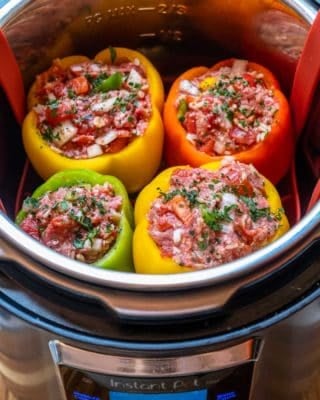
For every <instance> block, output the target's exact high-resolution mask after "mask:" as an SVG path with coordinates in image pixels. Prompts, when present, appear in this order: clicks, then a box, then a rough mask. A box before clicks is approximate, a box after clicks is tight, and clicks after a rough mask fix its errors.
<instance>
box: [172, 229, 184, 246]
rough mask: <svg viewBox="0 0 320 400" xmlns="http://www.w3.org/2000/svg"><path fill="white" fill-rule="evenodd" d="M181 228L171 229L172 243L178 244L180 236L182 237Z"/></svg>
mask: <svg viewBox="0 0 320 400" xmlns="http://www.w3.org/2000/svg"><path fill="white" fill-rule="evenodd" d="M182 232H183V230H182V229H175V230H174V231H173V243H174V244H178V243H180V242H181V238H182Z"/></svg>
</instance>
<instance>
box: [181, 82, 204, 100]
mask: <svg viewBox="0 0 320 400" xmlns="http://www.w3.org/2000/svg"><path fill="white" fill-rule="evenodd" d="M180 90H182V91H183V92H186V93H189V94H192V95H193V96H196V95H197V94H199V93H200V92H199V89H198V88H197V87H196V86H195V85H193V84H192V83H191V82H190V81H187V80H186V79H184V80H182V81H181V82H180Z"/></svg>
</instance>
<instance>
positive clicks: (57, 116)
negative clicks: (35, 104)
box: [46, 103, 75, 126]
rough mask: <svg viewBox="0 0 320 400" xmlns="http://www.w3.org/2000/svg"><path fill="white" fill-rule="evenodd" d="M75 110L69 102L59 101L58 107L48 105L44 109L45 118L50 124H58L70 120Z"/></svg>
mask: <svg viewBox="0 0 320 400" xmlns="http://www.w3.org/2000/svg"><path fill="white" fill-rule="evenodd" d="M74 114H75V110H73V109H72V108H71V106H70V105H69V104H66V103H59V105H58V107H53V106H52V105H51V106H48V107H47V109H46V119H47V121H48V123H49V124H50V125H52V126H56V125H58V124H60V123H61V122H62V121H66V120H70V119H72V118H73V117H74Z"/></svg>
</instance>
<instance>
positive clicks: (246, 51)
mask: <svg viewBox="0 0 320 400" xmlns="http://www.w3.org/2000/svg"><path fill="white" fill-rule="evenodd" d="M315 16H316V8H315V6H312V4H311V2H310V3H309V2H308V3H307V2H305V1H302V0H286V1H277V0H238V1H237V2H234V1H232V0H170V1H169V0H163V1H155V0H140V1H138V0H137V1H133V0H77V1H74V0H73V1H71V0H55V1H54V2H52V1H51V0H33V1H30V0H29V1H28V0H12V1H10V2H9V3H7V4H6V5H5V6H4V7H3V8H2V9H1V10H0V26H1V28H2V31H3V32H4V34H5V36H6V37H7V39H8V41H9V43H10V46H11V48H12V50H13V52H14V54H15V57H16V59H17V61H18V64H19V68H20V70H21V72H22V76H23V79H24V84H25V88H26V89H28V87H29V85H30V83H31V82H32V80H33V79H34V77H35V75H36V74H37V73H39V72H40V71H42V70H44V69H45V68H47V67H48V66H49V64H50V62H51V60H52V59H53V58H55V57H59V56H60V57H62V56H65V55H70V54H85V55H88V56H92V55H94V54H95V53H96V52H97V51H99V50H101V49H103V48H105V47H107V46H109V45H112V46H119V45H120V46H123V47H130V48H136V49H138V50H139V51H141V52H143V53H144V54H146V55H147V57H149V58H150V59H151V60H152V61H153V63H154V64H155V66H156V67H157V68H158V70H159V71H160V73H161V76H162V78H163V81H164V84H165V87H166V88H167V89H168V88H169V86H170V84H171V83H172V81H173V80H174V78H175V77H176V76H178V74H179V73H181V72H182V71H184V70H186V69H187V68H189V67H192V66H195V65H208V66H209V65H212V64H214V62H216V61H217V60H220V59H223V58H225V57H227V56H237V57H241V58H248V59H251V60H254V61H257V62H260V63H262V64H264V65H266V66H267V67H269V68H270V69H272V70H273V72H274V73H275V74H276V75H277V76H278V77H279V79H280V80H281V84H282V87H283V90H284V91H285V92H286V94H287V95H288V97H289V96H290V90H291V87H292V81H293V77H294V72H295V68H296V65H297V62H298V60H299V58H300V55H301V52H302V49H303V46H304V43H305V41H306V38H307V35H308V32H309V29H310V26H311V24H312V23H313V21H314V19H315ZM1 62H3V60H2V59H0V64H1ZM0 103H1V107H0V142H1V147H0V160H1V161H0V163H1V172H0V198H1V201H2V203H3V206H1V208H2V211H1V212H0V400H9V399H10V400H14V399H16V400H38V399H39V400H40V399H41V400H42V399H47V400H107V399H110V400H206V399H208V400H231V399H236V400H248V399H250V400H271V399H272V400H288V399H290V400H311V399H314V400H316V399H320V202H319V201H317V199H316V200H314V198H315V196H312V193H314V188H315V187H316V182H317V180H318V179H319V175H320V168H319V156H320V155H319V151H320V146H319V126H320V112H319V110H320V94H319V90H316V92H315V96H314V100H313V103H312V107H311V111H310V115H309V118H308V122H307V124H306V126H305V127H304V131H303V132H302V134H301V135H300V137H299V138H298V139H297V154H296V157H295V160H293V162H292V167H291V170H290V171H289V173H288V176H287V177H286V178H285V179H284V180H283V181H282V182H281V183H280V185H279V191H280V193H281V195H282V199H283V203H284V206H285V208H286V212H287V214H288V216H289V219H290V222H291V226H292V227H291V229H290V230H289V232H288V233H287V234H285V235H284V236H283V237H282V238H280V239H279V240H277V241H276V242H274V243H272V244H270V245H268V246H267V247H265V248H263V249H261V250H259V251H257V252H255V253H253V254H251V255H249V256H247V257H244V258H242V259H239V260H237V261H235V262H232V263H229V264H225V265H222V266H219V267H216V268H212V269H210V270H203V271H197V272H191V273H185V274H180V275H163V276H162V275H161V276H160V275H158V276H155V275H154V276H152V275H142V274H133V273H124V272H123V273H121V272H114V271H108V270H103V269H99V268H97V267H92V266H88V265H85V264H82V263H80V262H77V261H73V260H71V259H67V258H65V257H63V256H61V255H59V254H57V253H55V252H53V251H51V250H50V249H48V248H46V247H44V246H42V245H41V244H40V243H38V242H36V241H34V240H33V239H32V238H31V237H29V236H27V235H26V234H25V233H24V232H22V231H21V230H20V229H19V228H17V226H16V225H15V224H14V222H13V221H14V215H15V210H16V208H17V207H18V206H19V201H20V200H19V199H21V197H23V196H24V195H27V194H28V193H30V192H32V191H33V189H34V188H35V187H36V185H38V184H39V182H40V178H39V177H38V176H37V175H36V173H35V172H34V171H33V170H32V168H31V167H30V165H29V164H28V162H27V161H26V160H25V154H24V151H23V147H22V142H21V132H20V126H19V124H18V123H17V122H16V121H15V118H14V116H13V113H12V111H11V109H10V107H9V104H8V102H7V100H6V97H5V95H4V94H3V93H2V94H1V96H0ZM317 138H318V139H317ZM270 162H272V160H270ZM312 198H313V201H311V200H310V199H312Z"/></svg>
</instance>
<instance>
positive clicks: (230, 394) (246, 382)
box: [59, 362, 253, 400]
mask: <svg viewBox="0 0 320 400" xmlns="http://www.w3.org/2000/svg"><path fill="white" fill-rule="evenodd" d="M59 368H60V373H61V377H62V381H63V385H64V388H65V392H66V398H67V400H249V396H250V387H251V381H252V373H253V362H248V363H246V364H243V365H241V366H237V367H233V368H229V369H225V370H221V371H213V372H209V373H206V374H201V375H197V376H183V377H173V378H171V377H167V378H130V377H128V378H127V377H117V376H108V375H103V374H98V373H92V372H88V371H80V370H77V369H73V368H70V367H66V366H60V367H59Z"/></svg>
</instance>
